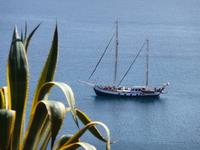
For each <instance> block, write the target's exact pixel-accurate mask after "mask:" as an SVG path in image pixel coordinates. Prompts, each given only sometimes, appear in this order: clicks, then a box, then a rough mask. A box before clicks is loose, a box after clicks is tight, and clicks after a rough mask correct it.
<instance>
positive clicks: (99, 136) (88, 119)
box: [76, 108, 107, 142]
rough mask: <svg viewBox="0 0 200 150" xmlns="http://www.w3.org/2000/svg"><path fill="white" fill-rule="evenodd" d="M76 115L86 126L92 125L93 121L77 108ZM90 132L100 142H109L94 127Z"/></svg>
mask: <svg viewBox="0 0 200 150" xmlns="http://www.w3.org/2000/svg"><path fill="white" fill-rule="evenodd" d="M76 114H77V116H78V118H79V119H80V120H81V122H82V123H83V124H84V125H87V124H88V123H91V122H92V120H91V119H90V118H89V117H88V116H87V115H86V114H85V113H84V112H82V111H81V110H79V109H77V108H76ZM89 131H90V132H91V133H92V134H93V135H94V136H95V137H97V138H98V139H99V140H101V141H103V142H107V139H106V138H104V137H103V136H102V135H101V133H100V132H99V130H98V129H97V128H96V127H95V126H92V127H91V128H89Z"/></svg>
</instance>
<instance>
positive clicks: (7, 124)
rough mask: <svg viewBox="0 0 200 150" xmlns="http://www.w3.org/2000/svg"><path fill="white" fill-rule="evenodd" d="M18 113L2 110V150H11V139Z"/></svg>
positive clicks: (0, 116) (0, 120)
mask: <svg viewBox="0 0 200 150" xmlns="http://www.w3.org/2000/svg"><path fill="white" fill-rule="evenodd" d="M15 117H16V113H15V111H13V110H7V109H0V149H1V150H4V149H8V147H10V148H11V145H10V143H11V137H12V133H13V129H14V125H15Z"/></svg>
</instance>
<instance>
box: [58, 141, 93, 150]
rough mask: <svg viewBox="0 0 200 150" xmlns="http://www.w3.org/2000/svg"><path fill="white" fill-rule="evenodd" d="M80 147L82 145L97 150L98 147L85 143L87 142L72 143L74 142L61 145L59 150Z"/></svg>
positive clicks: (90, 149) (86, 148)
mask: <svg viewBox="0 0 200 150" xmlns="http://www.w3.org/2000/svg"><path fill="white" fill-rule="evenodd" d="M79 147H82V148H83V149H85V150H96V148H95V147H94V146H93V145H91V144H89V143H85V142H76V143H72V144H69V145H66V146H63V147H61V148H60V149H59V150H75V149H77V148H79Z"/></svg>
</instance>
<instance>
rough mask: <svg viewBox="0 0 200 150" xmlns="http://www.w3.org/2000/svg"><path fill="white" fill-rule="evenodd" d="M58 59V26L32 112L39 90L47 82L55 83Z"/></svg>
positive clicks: (36, 91) (33, 104) (34, 102)
mask: <svg viewBox="0 0 200 150" xmlns="http://www.w3.org/2000/svg"><path fill="white" fill-rule="evenodd" d="M57 57H58V29H57V25H56V28H55V31H54V36H53V41H52V45H51V48H50V51H49V54H48V57H47V60H46V62H45V65H44V67H43V69H42V72H41V75H40V79H39V81H38V84H37V87H36V90H35V95H34V98H33V102H32V107H31V111H33V108H34V106H35V104H36V103H37V102H38V100H37V98H38V94H39V90H40V88H41V86H42V85H43V84H44V83H46V82H50V81H53V78H54V74H55V69H56V64H57ZM48 92H49V91H46V92H45V94H47V93H48ZM40 100H41V99H40Z"/></svg>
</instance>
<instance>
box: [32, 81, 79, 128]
mask: <svg viewBox="0 0 200 150" xmlns="http://www.w3.org/2000/svg"><path fill="white" fill-rule="evenodd" d="M54 86H56V87H58V88H59V89H61V91H62V92H63V94H64V95H65V97H66V100H67V103H68V105H69V107H70V111H71V113H72V116H73V119H74V121H75V123H76V125H77V126H79V125H78V120H77V116H76V110H75V108H76V105H75V98H74V93H73V91H72V89H71V87H70V86H68V85H67V84H65V83H63V82H47V83H45V84H44V85H43V86H42V87H41V89H40V90H39V92H38V97H36V99H35V100H36V102H38V101H40V100H41V99H48V95H49V93H47V91H50V90H51V88H52V87H54Z"/></svg>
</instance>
